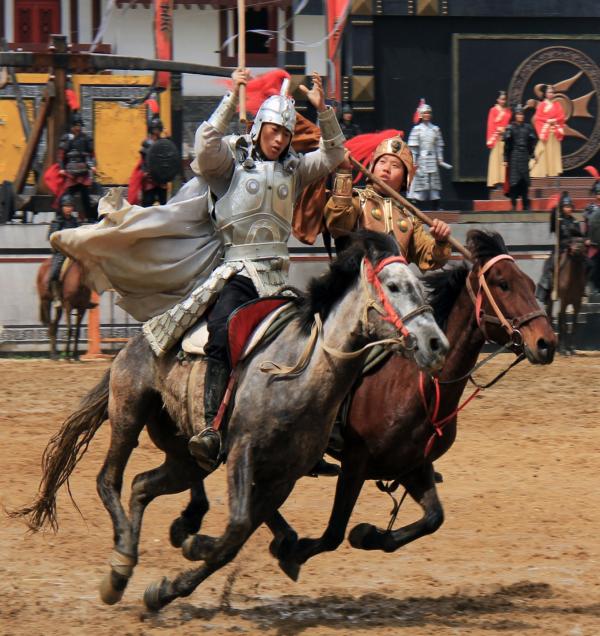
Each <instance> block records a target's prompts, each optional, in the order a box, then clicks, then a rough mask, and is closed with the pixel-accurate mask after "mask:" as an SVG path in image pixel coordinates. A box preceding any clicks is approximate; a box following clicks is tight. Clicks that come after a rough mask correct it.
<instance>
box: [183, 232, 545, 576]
mask: <svg viewBox="0 0 600 636" xmlns="http://www.w3.org/2000/svg"><path fill="white" fill-rule="evenodd" d="M468 247H469V249H470V250H471V253H472V254H473V257H474V259H475V265H474V267H473V269H472V270H471V271H469V269H467V267H466V266H461V267H459V268H457V269H451V270H442V271H440V272H435V273H433V274H429V275H427V276H426V279H425V280H426V281H428V284H429V285H430V286H431V287H432V290H433V293H432V298H431V300H432V305H433V308H434V312H435V315H436V319H437V320H438V323H439V324H441V325H443V326H444V327H445V331H446V335H447V337H448V340H449V342H450V351H449V353H448V356H447V359H446V363H445V365H444V367H443V369H442V371H441V373H440V375H439V378H438V379H437V380H433V381H431V380H428V379H427V378H426V377H425V376H424V375H423V374H419V371H418V369H417V368H416V367H415V365H414V363H413V362H411V361H410V360H406V359H401V358H399V357H393V358H389V359H388V360H387V361H386V362H383V363H382V364H380V365H379V366H378V367H376V368H375V370H374V371H372V372H370V373H368V374H367V375H365V376H364V377H362V378H361V379H360V380H359V384H358V386H357V388H355V390H354V393H353V395H352V399H351V403H350V405H349V409H348V416H347V423H346V424H345V426H343V428H342V431H341V432H342V436H343V440H344V443H343V449H342V450H341V451H339V452H335V451H332V450H328V452H329V454H331V455H332V456H333V457H336V458H338V459H340V460H341V464H342V470H341V474H340V476H339V478H338V482H337V488H336V493H335V501H334V504H333V510H332V512H331V517H330V520H329V525H328V527H327V529H326V530H325V532H324V533H323V535H322V536H321V537H320V538H319V539H308V538H305V539H300V540H298V539H297V535H296V533H295V531H294V530H293V529H292V528H291V527H290V526H289V525H287V523H286V522H285V520H284V519H283V518H282V517H281V515H280V517H279V519H278V521H279V526H278V530H277V532H276V533H275V539H274V541H273V542H272V544H271V552H272V553H273V555H274V556H276V558H278V560H279V565H280V566H281V568H282V569H283V571H284V572H285V573H286V574H287V575H288V576H290V578H292V579H294V580H296V579H297V577H298V574H299V570H300V567H301V565H302V564H303V563H305V562H306V561H307V560H308V559H310V558H311V557H313V556H315V555H317V554H319V553H321V552H325V551H331V550H335V549H336V548H337V547H338V546H339V545H340V544H341V542H342V541H343V539H344V536H345V532H346V528H347V525H348V521H349V519H350V516H351V514H352V511H353V509H354V505H355V503H356V500H357V498H358V496H359V494H360V491H361V489H362V486H363V484H364V482H365V481H366V480H371V479H373V480H384V481H392V484H391V486H389V487H386V488H385V489H386V490H387V491H388V492H390V493H391V492H393V490H395V489H396V488H398V486H400V485H402V486H403V487H404V488H405V489H406V491H407V492H408V494H409V495H410V496H411V497H412V498H413V499H414V500H415V501H416V502H417V503H418V504H419V505H420V506H421V508H422V509H423V512H424V514H423V517H422V518H421V519H420V520H418V521H416V522H414V523H411V524H409V525H407V526H405V527H402V528H399V529H398V530H395V531H394V530H392V528H391V524H390V527H388V529H387V530H381V529H379V528H377V527H375V526H374V525H371V524H368V523H362V524H360V525H358V526H356V527H355V528H354V529H353V530H352V531H351V533H350V537H349V539H350V543H351V545H352V546H354V547H355V548H360V549H363V550H383V551H385V552H392V551H394V550H397V549H398V548H400V547H401V546H403V545H406V544H407V543H409V542H411V541H414V540H416V539H418V538H420V537H422V536H425V535H427V534H431V533H433V532H435V531H436V530H437V529H438V528H439V527H440V526H441V524H442V522H443V519H444V514H443V509H442V505H441V503H440V501H439V498H438V494H437V489H436V483H435V482H436V480H435V473H434V469H433V462H434V461H435V460H436V459H437V458H438V457H441V456H442V455H443V454H444V453H445V452H446V451H447V450H448V449H449V448H450V447H451V446H452V444H453V442H454V440H455V437H456V425H457V414H458V411H459V410H460V408H461V407H459V403H460V399H461V396H462V393H463V391H464V389H465V386H466V384H467V382H468V381H469V378H470V377H471V375H472V373H473V371H474V367H475V364H476V362H477V358H478V356H479V354H480V352H481V349H482V347H483V345H484V343H485V342H486V341H487V342H493V343H496V344H498V345H502V346H504V347H506V350H507V351H508V350H512V351H514V352H515V353H516V354H520V357H526V358H527V359H528V360H529V362H531V363H533V364H550V362H552V359H553V355H554V349H555V346H556V337H555V335H554V332H553V331H552V327H551V325H550V322H549V320H548V318H547V316H546V314H545V313H544V311H543V310H542V309H540V308H539V305H538V304H537V301H536V298H535V296H534V285H533V281H532V280H531V279H530V278H529V277H528V276H527V275H526V274H524V273H523V272H522V271H521V270H520V269H519V268H518V267H517V265H516V263H515V262H514V260H513V258H512V257H511V256H509V255H508V253H507V251H506V247H505V245H504V241H503V240H502V237H501V236H500V235H499V234H496V233H486V232H482V231H480V230H472V231H471V232H469V234H468ZM436 398H437V399H436ZM463 404H464V403H463ZM207 509H208V500H207V499H206V494H205V492H204V490H203V488H202V486H201V485H200V486H198V487H196V488H194V489H192V499H191V501H190V504H189V505H188V507H187V509H186V510H185V511H184V512H183V513H182V516H181V517H179V518H178V519H176V520H175V521H174V522H173V525H172V526H171V542H172V543H174V538H178V539H179V540H180V539H181V538H180V537H179V536H178V533H179V532H180V530H181V528H182V527H183V526H184V524H185V523H187V524H188V525H192V524H193V525H195V526H199V525H200V524H201V522H202V517H203V515H204V513H205V511H206V510H207ZM184 547H185V544H184ZM184 556H188V558H189V557H190V556H193V555H190V554H189V551H187V552H186V551H185V550H184Z"/></svg>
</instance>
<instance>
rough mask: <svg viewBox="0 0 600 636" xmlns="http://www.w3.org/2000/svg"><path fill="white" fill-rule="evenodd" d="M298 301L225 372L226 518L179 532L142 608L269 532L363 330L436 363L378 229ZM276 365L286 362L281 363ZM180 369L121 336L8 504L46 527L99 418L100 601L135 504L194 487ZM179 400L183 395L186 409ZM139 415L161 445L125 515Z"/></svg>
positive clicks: (312, 454) (346, 382)
mask: <svg viewBox="0 0 600 636" xmlns="http://www.w3.org/2000/svg"><path fill="white" fill-rule="evenodd" d="M298 305H299V315H298V316H297V317H296V318H294V319H293V320H292V321H291V322H289V323H288V324H287V325H286V326H285V327H284V328H283V330H282V331H281V332H280V333H279V335H278V336H277V337H276V338H275V339H274V340H273V341H271V342H268V343H266V344H264V345H263V346H262V347H260V348H259V349H258V351H257V352H256V353H255V354H254V355H253V356H252V357H251V358H250V359H249V360H248V361H244V362H242V363H241V366H238V367H237V370H236V372H235V373H236V375H237V389H236V393H235V399H234V405H233V408H232V411H231V415H230V417H229V420H228V432H227V436H226V440H227V441H226V446H227V473H228V484H229V510H230V518H229V523H228V525H227V528H226V530H225V532H224V534H223V535H222V536H221V537H219V538H217V539H215V538H212V537H200V536H198V535H194V536H193V537H191V539H193V541H192V543H193V545H192V546H191V550H192V552H193V553H194V554H195V556H198V555H200V554H201V555H202V559H203V560H204V562H205V563H204V565H203V566H202V567H200V568H197V569H195V570H190V571H188V572H184V573H182V574H180V575H179V576H178V577H177V578H175V579H174V580H173V581H168V580H167V579H163V580H162V581H160V582H158V583H156V584H153V585H151V586H150V587H149V588H148V589H147V590H146V593H145V595H144V601H145V603H146V605H147V607H149V608H150V609H159V608H161V607H163V606H164V605H166V604H167V603H170V602H171V601H173V600H174V599H175V598H177V597H180V596H188V595H189V594H191V593H192V592H193V591H194V589H195V588H196V587H197V586H198V585H199V584H200V583H201V582H202V581H203V580H205V579H206V578H207V577H208V576H210V574H212V573H213V572H214V571H216V570H218V569H219V568H221V567H223V566H224V565H225V564H226V563H228V562H229V561H231V560H232V559H233V558H234V557H235V556H236V554H237V553H238V551H239V550H240V548H241V547H242V546H243V544H244V543H245V542H246V540H247V539H248V538H249V536H250V535H251V534H252V533H253V532H254V530H255V529H256V528H257V527H258V526H259V525H260V524H262V523H267V525H269V527H270V528H271V529H272V530H273V531H274V532H275V531H277V530H278V528H279V527H280V517H279V515H278V512H277V510H278V508H279V507H280V506H281V505H282V504H283V502H284V501H285V499H286V498H287V497H288V495H289V494H290V492H291V491H292V489H293V487H294V485H295V482H296V481H297V480H298V479H299V478H300V477H302V476H303V475H305V474H307V473H308V471H309V470H310V469H311V468H312V466H314V464H315V462H316V461H317V460H318V459H319V458H320V457H321V454H322V452H323V450H324V449H325V447H326V445H327V441H328V439H329V435H330V433H331V429H332V426H333V422H334V419H335V416H336V414H337V412H338V410H339V408H340V405H341V402H342V400H343V399H344V397H345V395H347V394H348V392H349V391H350V389H351V387H352V385H353V384H354V382H355V381H356V380H357V378H358V376H359V374H360V372H361V369H362V366H363V363H364V360H365V357H366V355H367V353H368V352H367V349H368V348H369V347H370V346H372V345H373V342H374V341H377V340H378V341H379V342H380V343H382V344H384V345H386V346H390V347H392V349H393V350H401V351H402V350H403V351H404V352H405V353H406V354H407V355H410V356H411V357H413V358H414V360H415V362H416V363H417V365H418V366H419V367H420V368H422V369H426V370H428V371H435V370H437V369H439V368H440V366H441V364H442V363H443V360H444V356H445V353H446V351H447V346H448V342H447V339H446V337H445V336H444V334H443V333H442V331H441V330H440V328H439V327H438V326H437V324H436V322H435V320H434V318H433V315H432V314H431V308H430V307H429V306H428V305H425V304H424V298H423V289H422V287H421V285H420V283H419V281H418V280H417V278H416V277H415V275H414V274H413V273H412V272H411V270H410V268H409V267H408V266H407V265H406V261H404V259H403V258H402V257H400V256H399V255H398V247H397V245H396V243H395V242H394V241H393V240H392V239H390V238H389V237H387V236H385V235H379V234H376V233H372V232H366V233H363V234H361V238H360V240H359V241H358V242H357V243H356V244H355V245H354V246H353V247H351V248H349V249H348V250H347V252H346V253H345V254H344V255H343V256H342V257H341V258H340V259H339V260H338V261H336V262H335V263H333V264H332V265H331V267H330V271H329V273H328V274H326V275H324V276H323V277H321V278H319V279H315V280H313V282H312V283H311V286H310V291H309V293H308V294H307V296H306V297H303V298H301V299H299V300H298ZM321 321H322V323H321ZM405 322H406V323H409V324H410V329H411V331H410V332H409V331H408V329H407V326H406V325H405ZM321 324H322V328H321V329H319V326H320V325H321ZM300 360H302V361H303V362H302V363H301V364H300V363H299V361H300ZM274 361H276V363H275V362H274ZM285 365H292V366H291V368H288V369H287V370H286V369H285ZM189 368H190V367H189V366H183V365H181V363H180V362H179V361H178V358H177V352H176V351H175V352H171V353H170V354H167V355H166V356H165V357H164V358H161V359H157V358H156V357H155V356H154V355H153V354H152V352H151V350H150V347H149V345H148V343H147V342H146V340H145V339H144V338H143V337H142V336H138V337H136V338H134V339H133V340H131V341H130V343H129V344H128V345H127V346H126V347H125V348H124V349H123V350H122V351H121V352H120V353H119V355H118V356H117V358H116V359H115V361H114V363H113V365H112V367H111V369H110V372H107V374H106V375H105V377H104V378H103V380H102V381H101V382H100V383H99V384H98V386H97V387H96V388H95V389H93V390H92V391H91V392H90V393H89V394H88V396H87V397H86V398H85V399H84V402H83V403H82V405H81V408H80V410H79V411H78V412H76V413H74V414H73V415H72V416H71V417H70V418H69V419H68V420H67V421H66V422H65V423H64V424H63V427H62V429H61V430H60V431H59V432H58V433H57V434H56V435H55V436H54V438H53V439H52V440H51V441H50V443H49V444H48V447H47V449H46V451H45V453H44V476H43V479H42V484H41V487H40V491H41V492H40V494H39V496H38V499H37V500H36V502H35V503H34V504H33V506H31V507H29V508H25V509H23V510H21V511H19V512H16V513H13V514H14V515H20V516H26V517H28V520H29V524H30V527H32V528H33V529H38V528H40V527H41V526H42V525H44V524H45V523H50V524H51V525H53V526H54V527H56V493H57V490H58V488H59V487H60V486H61V485H62V484H63V483H64V482H65V481H66V480H67V479H68V477H69V475H70V474H71V472H72V470H73V469H74V467H75V465H76V464H77V462H78V461H79V459H80V458H81V456H82V454H83V451H84V450H85V449H86V448H87V445H88V444H89V442H90V440H91V439H92V437H93V435H94V434H95V432H96V431H97V430H98V428H99V427H100V425H101V424H102V422H103V421H104V420H105V419H106V418H107V417H109V418H110V421H111V425H112V430H111V443H110V448H109V451H108V454H107V457H106V460H105V463H104V466H103V467H102V470H101V471H100V474H99V475H98V492H99V494H100V497H101V499H102V501H103V503H104V505H105V506H106V508H107V510H108V511H109V513H110V515H111V517H112V521H113V526H114V537H115V546H114V551H113V555H112V558H111V571H110V573H109V574H108V575H107V577H106V578H105V579H104V581H103V583H102V585H101V597H102V599H103V600H104V601H105V602H107V603H115V602H117V601H118V600H119V599H120V598H121V597H122V595H123V592H124V590H125V587H126V585H127V583H128V580H129V578H130V577H131V575H132V573H133V568H134V566H135V564H136V563H137V558H138V541H139V534H140V529H141V523H142V515H143V512H144V510H145V508H146V506H147V505H148V503H150V501H152V500H153V499H154V498H155V497H157V496H159V495H163V494H169V493H176V492H182V491H184V490H187V489H189V488H191V487H194V488H197V487H198V485H200V487H202V480H203V478H204V476H205V474H204V473H203V471H202V470H201V469H200V468H199V467H198V466H197V465H196V463H195V462H194V460H193V459H192V457H191V456H190V455H189V453H188V450H187V440H188V439H189V437H190V435H191V434H192V426H191V421H192V420H193V418H194V413H195V411H194V408H201V407H200V406H199V404H201V403H202V400H198V399H197V396H201V395H202V386H200V385H199V383H198V382H196V381H195V380H194V378H193V377H192V378H190V370H189ZM278 369H279V371H278ZM265 370H266V371H267V372H265ZM269 370H270V371H271V372H273V371H274V373H270V372H268V371H269ZM197 377H199V378H202V377H203V374H198V376H197ZM189 391H191V392H192V395H191V396H190V393H189ZM190 403H191V404H193V405H196V406H195V407H192V408H191V409H186V405H189V404H190ZM144 426H146V427H147V428H148V432H149V435H150V437H151V438H152V439H153V441H154V443H155V444H156V445H157V446H158V447H159V448H161V449H162V450H163V451H164V452H165V455H166V457H165V461H164V463H163V464H162V466H160V467H158V468H156V469H154V470H151V471H148V472H146V473H142V474H140V475H137V476H136V477H135V478H134V480H133V486H132V493H131V499H130V508H129V517H128V516H127V515H126V513H125V511H124V509H123V506H122V504H121V498H120V493H121V485H122V480H123V472H124V470H125V466H126V464H127V461H128V459H129V456H130V454H131V452H132V451H133V449H134V448H135V446H136V445H137V443H138V437H139V434H140V432H141V431H142V429H143V428H144Z"/></svg>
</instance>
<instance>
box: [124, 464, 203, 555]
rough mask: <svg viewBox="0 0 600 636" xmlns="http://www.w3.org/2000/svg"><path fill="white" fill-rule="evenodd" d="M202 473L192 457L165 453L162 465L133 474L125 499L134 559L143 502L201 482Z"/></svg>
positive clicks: (143, 506)
mask: <svg viewBox="0 0 600 636" xmlns="http://www.w3.org/2000/svg"><path fill="white" fill-rule="evenodd" d="M203 478H204V473H203V472H202V471H201V470H200V468H199V467H198V465H197V464H196V462H195V461H187V460H185V459H183V458H181V457H180V456H175V455H169V454H167V455H166V457H165V461H164V463H163V464H162V466H159V467H158V468H154V469H153V470H148V471H146V472H143V473H140V474H138V475H136V476H135V477H134V479H133V483H132V488H131V497H130V500H129V519H130V521H131V537H132V539H131V541H132V548H133V550H134V551H135V555H134V556H135V559H136V561H137V557H138V555H137V550H138V543H139V540H140V531H141V527H142V518H143V516H144V511H145V510H146V506H148V504H149V503H150V502H151V501H153V500H154V499H155V498H156V497H160V496H161V495H173V494H176V493H179V492H183V491H184V490H187V489H188V488H190V487H192V484H194V483H196V482H200V483H202V479H203Z"/></svg>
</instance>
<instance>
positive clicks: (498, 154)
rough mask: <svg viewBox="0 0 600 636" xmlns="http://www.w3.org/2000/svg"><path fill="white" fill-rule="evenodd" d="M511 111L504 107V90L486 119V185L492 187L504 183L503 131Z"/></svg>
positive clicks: (499, 94)
mask: <svg viewBox="0 0 600 636" xmlns="http://www.w3.org/2000/svg"><path fill="white" fill-rule="evenodd" d="M511 117H512V111H511V109H510V108H507V107H506V91H500V92H499V93H498V99H496V103H495V104H494V106H492V107H491V108H490V111H489V113H488V119H487V133H486V142H485V143H486V146H487V147H488V148H489V149H490V158H489V161H488V174H487V185H488V188H493V187H495V186H496V185H498V184H499V183H504V177H505V168H504V131H505V130H506V127H507V126H508V124H509V123H510V120H511Z"/></svg>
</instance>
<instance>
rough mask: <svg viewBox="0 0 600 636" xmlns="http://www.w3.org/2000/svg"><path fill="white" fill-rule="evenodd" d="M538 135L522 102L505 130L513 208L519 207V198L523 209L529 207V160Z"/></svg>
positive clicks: (506, 165)
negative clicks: (528, 121)
mask: <svg viewBox="0 0 600 636" xmlns="http://www.w3.org/2000/svg"><path fill="white" fill-rule="evenodd" d="M536 141H537V137H536V134H535V131H534V130H533V126H532V125H531V124H528V123H526V121H525V111H524V109H523V106H521V104H518V105H517V106H515V108H514V109H513V121H512V123H510V124H509V125H508V126H507V127H506V130H505V131H504V166H505V167H508V183H509V186H510V190H509V191H508V193H507V196H508V197H510V201H511V204H512V209H513V210H516V209H517V199H518V198H519V197H521V199H522V200H523V210H528V209H529V195H528V192H529V184H530V183H531V178H530V176H529V160H530V159H532V158H533V153H534V151H535V144H536Z"/></svg>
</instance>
